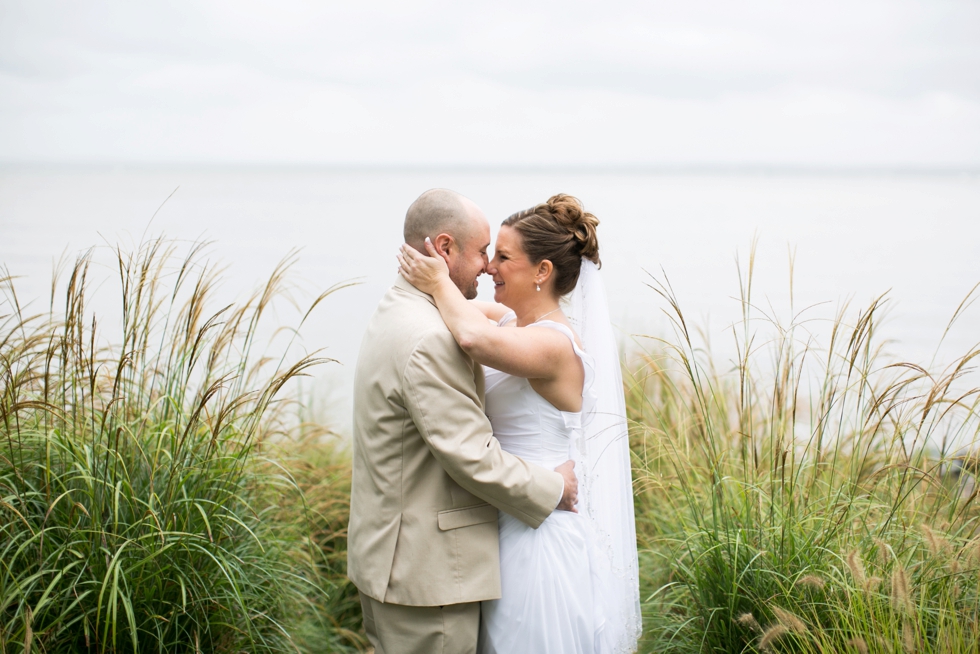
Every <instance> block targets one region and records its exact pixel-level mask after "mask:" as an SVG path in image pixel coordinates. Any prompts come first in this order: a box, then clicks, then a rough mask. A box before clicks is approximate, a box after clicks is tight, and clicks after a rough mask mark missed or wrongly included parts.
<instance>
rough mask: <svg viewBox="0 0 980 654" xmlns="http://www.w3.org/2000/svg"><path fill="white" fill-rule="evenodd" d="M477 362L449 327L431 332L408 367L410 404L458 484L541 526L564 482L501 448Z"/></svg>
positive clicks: (438, 457)
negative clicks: (478, 386)
mask: <svg viewBox="0 0 980 654" xmlns="http://www.w3.org/2000/svg"><path fill="white" fill-rule="evenodd" d="M475 365H477V364H476V363H474V362H473V361H472V360H471V359H470V358H469V357H467V356H466V355H465V354H464V353H463V351H462V350H461V349H459V346H458V345H457V344H456V341H455V340H453V337H452V334H450V333H449V332H448V331H446V332H442V331H436V332H430V333H429V334H427V335H426V336H424V337H423V338H422V340H421V341H420V342H419V344H418V345H417V346H416V348H415V350H414V352H413V353H412V356H411V357H410V358H409V361H408V364H407V366H406V368H405V375H404V393H405V403H406V408H407V409H408V412H409V415H410V416H411V418H412V420H413V422H414V423H415V426H416V427H417V429H418V430H419V433H420V434H421V435H422V438H423V439H424V440H425V442H426V444H427V445H428V446H429V449H430V451H431V452H432V454H433V456H435V458H436V460H437V461H438V462H439V464H440V465H441V466H442V467H443V469H445V471H446V473H447V474H449V476H450V477H452V478H453V480H455V481H456V483H458V484H459V485H460V486H462V487H463V488H465V489H466V490H467V491H469V492H470V493H472V494H473V495H476V496H477V497H480V498H482V499H484V500H486V501H487V502H489V503H490V504H492V505H494V506H495V507H497V508H498V509H500V510H501V511H504V512H506V513H509V514H510V515H512V516H514V517H515V518H517V519H519V520H521V521H522V522H524V523H526V524H528V525H530V526H531V527H535V528H536V527H537V526H538V525H540V524H541V523H542V522H543V521H544V519H545V518H547V517H548V516H549V515H550V514H551V512H552V511H553V510H554V509H555V507H556V506H557V504H558V502H559V501H560V500H561V496H562V493H563V488H564V481H563V479H562V476H561V475H560V474H558V473H557V472H555V471H553V470H546V469H545V468H542V467H540V466H536V465H533V464H530V463H527V462H525V461H523V460H522V459H520V458H518V457H516V456H514V455H512V454H509V453H507V452H505V451H503V450H502V449H501V448H500V443H498V442H497V439H496V438H494V437H493V429H492V428H491V426H490V421H489V420H488V419H487V417H486V415H485V414H484V413H483V409H482V406H481V399H480V398H479V396H478V395H477V391H476V381H475V376H474V370H473V366H475Z"/></svg>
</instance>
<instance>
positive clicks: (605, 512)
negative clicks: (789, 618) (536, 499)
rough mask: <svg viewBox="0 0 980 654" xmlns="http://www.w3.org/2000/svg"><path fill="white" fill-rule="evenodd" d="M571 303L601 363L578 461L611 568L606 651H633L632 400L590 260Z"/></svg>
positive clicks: (583, 498)
mask: <svg viewBox="0 0 980 654" xmlns="http://www.w3.org/2000/svg"><path fill="white" fill-rule="evenodd" d="M565 303H566V305H567V306H566V307H564V308H565V310H566V315H567V316H568V319H569V320H570V321H571V323H572V326H573V327H574V328H575V331H576V332H577V333H578V336H579V338H580V339H581V341H582V347H583V349H584V350H585V351H586V353H588V354H589V355H590V356H591V357H592V358H593V359H594V360H595V379H594V381H593V383H592V387H591V389H586V393H585V397H584V405H583V407H582V424H583V433H582V438H581V439H580V440H579V442H578V443H576V444H575V445H574V446H573V453H572V458H573V459H574V460H575V473H576V475H578V478H579V504H578V509H579V512H580V513H581V514H582V515H584V516H586V517H587V518H588V519H589V522H590V524H591V525H592V528H593V529H594V531H595V535H596V539H597V541H598V548H599V552H600V553H601V558H602V559H603V560H604V561H603V563H605V562H608V565H609V569H608V570H607V571H605V574H603V575H601V577H600V578H599V579H597V583H598V584H599V585H600V586H601V588H600V589H599V590H600V595H601V596H602V597H603V599H604V605H603V607H602V612H603V613H604V614H605V618H606V620H605V622H606V624H605V627H604V629H603V633H602V635H601V640H602V641H603V643H604V645H606V647H604V648H603V651H611V652H616V653H617V654H618V653H620V652H633V651H635V650H636V645H637V640H638V639H639V636H640V631H641V629H642V619H641V616H640V588H639V574H638V564H637V556H636V526H635V524H634V520H633V483H632V475H631V465H630V450H629V433H628V428H627V423H626V401H625V398H624V396H623V374H622V370H621V368H620V361H619V349H618V347H617V346H616V338H615V335H614V333H613V329H612V323H611V322H610V320H609V305H608V303H607V301H606V289H605V287H604V286H603V283H602V278H601V277H600V276H599V268H598V267H597V266H596V264H595V263H593V262H592V261H589V260H588V259H582V269H581V273H580V274H579V279H578V283H577V284H576V286H575V289H574V290H573V291H572V292H571V294H569V296H568V297H567V298H566V300H565ZM603 567H605V566H603ZM607 648H608V649H607Z"/></svg>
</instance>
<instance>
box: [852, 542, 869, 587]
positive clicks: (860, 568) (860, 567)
mask: <svg viewBox="0 0 980 654" xmlns="http://www.w3.org/2000/svg"><path fill="white" fill-rule="evenodd" d="M847 567H848V568H849V569H850V570H851V577H853V578H854V583H856V584H857V585H858V586H860V587H861V588H864V587H865V586H867V584H868V580H867V578H866V577H865V576H864V564H862V563H861V557H860V556H859V555H858V551H857V550H851V553H850V554H848V555H847Z"/></svg>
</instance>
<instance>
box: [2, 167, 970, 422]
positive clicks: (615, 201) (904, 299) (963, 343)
mask: <svg viewBox="0 0 980 654" xmlns="http://www.w3.org/2000/svg"><path fill="white" fill-rule="evenodd" d="M436 186H444V187H449V188H453V189H455V190H458V191H460V192H462V193H464V194H465V195H467V196H469V197H471V198H472V199H474V200H475V201H476V202H477V203H478V204H480V205H481V206H482V207H483V208H484V210H485V211H486V213H487V215H488V217H489V218H490V221H491V224H492V225H493V226H494V228H495V227H496V225H497V224H499V222H500V221H501V220H502V219H503V218H505V217H506V216H507V215H509V214H510V213H512V212H513V211H516V210H518V209H522V208H525V207H528V206H531V205H533V204H535V203H537V202H540V201H542V200H544V199H546V198H547V197H548V196H549V195H551V194H553V193H555V192H559V191H561V192H566V193H572V194H574V195H576V196H578V197H579V198H581V199H582V200H583V201H584V202H585V204H586V207H587V208H588V209H589V210H591V211H592V212H594V213H595V214H596V215H597V216H599V218H600V220H601V221H602V225H601V226H600V231H599V238H600V243H601V248H602V258H603V263H604V266H603V271H604V274H605V278H606V283H607V286H608V287H609V291H610V301H611V303H612V310H613V316H614V319H615V320H617V321H618V323H619V326H620V327H621V329H622V331H623V333H624V338H628V337H629V336H628V335H629V334H632V333H636V332H644V333H653V334H658V335H663V334H665V333H666V330H667V327H666V322H665V320H664V318H663V317H662V314H661V313H660V309H661V308H663V303H662V302H661V301H659V298H658V297H657V296H656V295H655V294H654V293H653V291H651V290H650V289H649V288H647V287H646V286H645V281H646V280H647V279H648V277H647V273H646V272H644V271H650V272H653V273H656V274H658V275H660V274H662V273H661V270H663V271H666V274H667V276H668V277H669V279H670V282H671V283H672V285H673V287H674V289H675V291H676V292H677V295H678V296H679V298H680V300H681V303H682V306H683V307H684V308H685V310H686V312H687V315H688V317H689V319H692V318H693V320H694V322H696V323H699V324H701V325H703V326H705V328H706V333H707V335H709V336H710V338H711V340H712V347H713V349H714V350H715V351H716V352H717V353H718V356H719V358H720V359H721V360H722V361H724V360H725V359H726V358H727V357H728V356H730V353H731V347H730V346H729V342H730V341H731V337H730V336H729V335H728V328H729V327H730V325H731V324H732V322H733V321H735V320H737V319H738V316H739V304H738V302H737V301H736V300H735V299H734V298H736V297H737V296H738V275H737V269H736V264H735V259H736V255H738V256H739V258H740V259H741V260H742V261H743V265H744V263H745V262H747V260H748V253H749V249H750V246H751V243H752V240H753V238H754V237H757V238H758V255H757V260H756V274H755V291H754V300H755V302H756V304H757V305H758V306H759V308H760V310H761V311H764V312H766V313H772V314H774V315H776V316H778V317H780V318H781V319H783V320H786V319H788V318H789V316H790V314H791V312H790V306H789V292H788V290H789V279H790V276H789V264H788V261H789V253H790V251H793V252H795V271H794V297H793V302H794V304H793V306H794V307H795V308H796V310H797V311H799V310H800V309H802V308H804V307H808V306H810V305H817V306H815V307H814V308H812V309H810V310H809V311H808V312H807V313H806V314H804V315H805V316H808V317H810V318H813V319H814V321H813V322H811V323H809V328H810V330H811V331H813V332H814V333H815V334H816V335H817V336H818V338H819V337H820V336H821V335H825V332H826V323H825V322H823V321H822V320H821V319H825V318H829V317H831V316H832V315H833V314H834V312H835V310H836V308H837V307H838V306H839V304H840V303H841V302H843V301H845V300H848V299H851V300H852V301H853V302H854V303H855V304H857V305H862V306H864V305H866V304H867V302H868V301H869V300H870V299H871V298H872V297H873V296H876V295H878V294H880V293H882V292H885V291H890V297H891V298H892V299H893V306H892V310H891V313H890V322H889V323H888V324H887V325H886V327H885V332H886V333H887V334H888V335H889V336H890V337H891V338H892V339H893V342H892V343H891V345H890V346H889V349H890V351H891V352H893V353H894V354H895V356H898V357H901V358H903V359H906V360H913V361H917V362H928V361H929V360H930V359H931V358H932V357H933V355H934V353H935V349H936V345H937V343H938V341H939V337H940V336H941V334H942V332H943V329H944V328H945V325H946V323H947V321H948V319H949V317H950V316H951V315H952V313H953V311H954V310H955V309H956V306H957V305H958V304H959V302H960V301H961V300H962V299H963V297H964V296H965V295H966V293H967V292H968V291H969V290H970V288H971V287H972V286H973V285H974V284H975V283H977V282H978V281H980V176H978V175H947V176H943V175H921V176H917V175H910V174H900V175H899V174H896V175H851V176H848V175H803V174H792V175H789V174H787V175H761V174H717V175H705V174H664V173H635V174H628V173H615V174H614V173H568V172H532V173H528V172H499V171H496V172H475V171H470V172H447V171H411V172H398V171H349V172H343V171H330V170H312V169H311V170H302V169H300V170H281V169H280V170H208V169H161V170H148V169H118V170H109V169H80V168H76V169H38V168H33V169H27V168H22V169H19V168H0V263H3V264H5V265H6V266H7V267H8V268H9V269H10V271H11V272H12V273H13V274H15V275H20V276H22V277H23V279H21V280H19V282H18V288H19V293H20V295H21V298H22V300H23V299H24V298H27V297H36V298H41V297H46V294H47V292H48V288H49V285H50V277H51V269H52V261H53V260H54V259H56V258H57V257H58V256H59V255H60V254H61V253H62V252H64V251H65V250H66V249H67V250H68V252H70V253H72V254H74V253H75V252H77V251H78V250H81V249H84V248H87V247H90V246H93V245H105V244H107V243H108V244H116V243H120V242H122V243H132V242H138V240H139V239H140V237H141V235H142V234H143V233H144V231H148V232H149V233H151V234H159V233H164V234H166V235H167V236H170V237H175V238H180V239H188V240H192V239H198V238H207V239H210V240H214V241H215V243H214V245H213V246H212V247H211V249H210V256H211V258H212V259H220V260H221V261H224V262H226V263H227V264H228V268H227V273H226V275H225V283H224V287H223V292H225V293H228V294H239V295H241V294H244V293H245V292H247V291H249V290H251V289H252V288H254V287H255V286H256V285H257V284H258V283H259V282H260V281H261V280H262V278H263V276H264V275H266V274H268V273H269V272H270V271H271V270H272V268H273V267H274V266H275V264H276V263H277V262H278V261H279V260H280V259H281V258H282V257H283V256H284V255H285V254H286V253H287V252H288V251H289V250H290V249H292V248H302V250H301V258H300V262H299V264H298V265H297V266H296V267H295V268H294V275H293V278H294V279H295V280H296V283H297V285H298V287H299V289H300V291H301V292H298V293H297V295H298V296H299V297H311V296H313V295H315V294H316V293H317V292H318V291H319V290H322V289H324V288H326V287H328V286H330V285H332V284H334V283H337V282H340V281H343V280H346V279H351V278H362V282H363V283H362V284H360V285H359V286H357V287H354V288H349V289H345V290H343V291H341V292H339V293H338V294H337V295H335V296H333V297H332V298H331V299H330V300H328V301H327V303H326V304H324V305H321V307H320V308H319V309H318V310H317V312H316V313H315V314H314V316H313V318H312V319H311V321H310V322H309V323H308V324H307V326H306V327H305V328H304V330H303V338H304V341H303V343H304V346H305V347H306V348H307V349H309V350H313V349H317V348H320V347H325V348H327V350H326V354H327V355H328V356H331V357H334V358H336V359H338V360H339V361H340V365H335V366H332V367H329V368H325V369H323V371H322V372H321V374H320V379H319V382H318V386H317V397H318V402H320V403H325V404H323V406H322V407H321V410H323V411H326V412H327V413H328V414H329V416H330V417H331V419H333V420H334V421H335V422H336V423H337V425H338V428H340V429H341V430H345V429H346V428H347V425H348V424H349V417H348V415H349V396H350V391H349V386H350V382H351V374H352V369H353V365H354V361H355V359H356V355H357V349H358V346H359V343H360V334H361V332H362V330H363V327H364V325H365V324H366V322H367V320H368V318H369V317H370V315H371V312H372V311H373V309H374V306H375V305H376V303H377V301H378V299H379V298H380V297H381V295H382V294H383V292H384V290H385V289H386V288H387V286H388V285H390V283H391V281H392V280H393V278H394V275H395V268H396V264H395V259H394V254H395V251H396V249H397V247H398V245H399V244H400V242H401V236H400V234H401V221H402V218H403V217H404V212H405V209H406V208H407V207H408V205H409V204H410V203H411V202H412V200H413V199H415V197H417V196H418V195H419V193H421V192H422V191H424V190H425V189H427V188H432V187H436ZM178 187H179V188H178ZM174 189H178V190H177V191H176V193H175V194H174V195H173V197H172V198H171V199H170V200H169V201H168V202H167V203H166V204H165V205H164V206H163V208H162V209H161V210H160V211H159V213H158V215H157V216H156V218H155V219H154V221H153V223H152V224H149V221H150V217H151V216H152V215H153V213H154V212H155V211H156V210H157V208H158V207H159V206H160V205H161V203H162V202H163V201H164V200H165V199H166V198H167V197H168V196H169V195H170V194H171V192H173V191H174ZM97 259H98V260H100V261H102V262H105V263H106V264H107V265H105V266H104V267H102V268H100V270H103V271H104V275H105V278H106V279H110V275H111V273H112V271H111V268H110V267H109V265H108V264H109V263H111V253H109V252H108V251H104V252H101V253H99V254H98V255H97ZM483 280H484V281H482V284H481V289H482V291H481V294H483V293H486V294H488V295H489V291H490V288H489V287H490V284H489V280H488V279H487V278H483ZM100 291H101V292H102V293H104V294H106V295H107V296H109V295H111V292H114V291H115V286H114V285H112V282H109V281H107V282H105V283H104V284H103V285H102V287H101V288H100ZM820 303H824V304H820ZM40 304H42V303H40V302H39V306H40ZM44 304H46V300H45V301H44ZM281 311H282V316H283V319H284V320H287V319H289V318H288V317H289V316H291V315H292V313H291V312H290V311H289V310H288V308H286V307H282V308H281ZM760 315H761V314H760ZM977 341H980V303H977V305H975V306H974V307H972V308H971V309H970V310H968V311H967V312H966V313H965V314H964V316H963V317H962V319H961V320H960V321H959V322H958V324H957V326H956V328H955V329H954V331H953V332H952V333H951V334H950V336H949V337H948V339H947V342H946V344H945V345H944V347H943V349H942V351H941V352H940V353H939V359H940V360H944V359H948V358H949V357H951V356H952V355H955V354H960V353H962V352H964V351H965V350H966V349H967V348H968V347H969V346H971V345H973V344H974V343H975V342H977Z"/></svg>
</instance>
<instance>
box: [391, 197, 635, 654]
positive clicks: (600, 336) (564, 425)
mask: <svg viewBox="0 0 980 654" xmlns="http://www.w3.org/2000/svg"><path fill="white" fill-rule="evenodd" d="M598 224H599V221H598V219H597V218H596V217H595V216H593V215H592V214H591V213H587V212H585V211H584V210H583V208H582V205H581V204H580V203H579V201H578V200H577V199H575V198H573V197H571V196H568V195H563V194H559V195H555V196H553V197H552V198H550V199H549V200H548V201H547V202H545V203H543V204H539V205H537V206H536V207H533V208H531V209H527V210H525V211H521V212H519V213H516V214H514V215H512V216H510V217H509V218H507V220H505V221H504V222H503V224H502V225H501V228H500V232H499V234H498V236H497V244H496V248H495V252H494V257H493V260H492V261H491V262H490V265H489V266H488V267H487V273H488V274H489V275H491V276H492V277H493V282H494V300H495V302H494V303H484V302H475V301H467V300H466V299H465V298H464V297H463V295H462V294H461V293H460V291H459V289H458V288H457V287H456V285H455V284H454V283H453V282H452V280H451V279H450V276H449V269H448V267H447V265H446V262H445V261H444V260H443V258H442V257H439V256H437V255H436V250H435V248H434V247H433V246H432V244H431V243H430V242H429V241H428V239H426V249H427V251H428V253H429V255H430V256H425V255H424V254H421V253H419V252H418V251H417V250H415V249H414V248H412V247H409V246H402V249H401V251H400V253H399V255H398V261H399V272H400V273H401V274H402V276H403V277H405V279H407V280H408V281H409V282H411V283H412V284H413V285H414V286H416V287H417V288H418V289H419V290H421V291H423V292H425V293H428V294H430V295H432V297H433V298H434V299H435V302H436V305H437V307H438V308H439V312H440V313H441V314H442V317H443V320H444V321H445V322H446V325H447V326H448V327H449V329H450V330H451V331H452V334H453V336H454V337H455V339H456V341H457V343H459V346H460V347H461V348H462V349H463V350H464V351H465V352H466V353H467V354H468V355H469V356H470V357H472V358H473V359H474V360H475V361H476V362H478V363H481V364H483V366H484V367H485V370H486V413H487V416H488V417H489V419H490V423H491V424H492V425H493V432H494V436H495V437H496V438H497V440H498V441H499V442H500V445H501V447H502V448H503V449H504V450H507V451H508V452H511V453H512V454H515V455H517V456H520V457H521V458H523V459H525V460H526V461H530V462H533V463H537V464H540V465H542V466H545V467H548V468H553V467H555V466H556V465H558V464H560V463H562V462H563V461H565V460H566V459H568V458H570V457H571V458H573V459H574V460H575V461H576V469H575V472H576V474H577V475H578V477H579V480H580V483H579V497H580V501H579V505H578V509H579V511H578V512H577V513H572V512H566V511H555V512H554V513H552V514H551V516H550V517H548V518H547V519H546V520H545V521H544V522H543V523H542V524H541V526H540V527H538V528H537V529H532V528H531V527H529V526H527V525H525V524H524V523H522V522H521V521H519V520H517V519H516V518H513V517H511V516H510V515H507V514H506V513H500V522H499V524H500V574H501V592H502V595H501V598H500V599H499V600H492V601H486V602H483V606H482V621H481V627H480V644H479V651H480V653H481V654H510V653H516V652H538V653H542V654H549V653H554V654H573V653H574V654H610V653H619V652H632V651H634V650H635V648H636V643H637V639H638V637H639V634H640V626H641V624H640V606H639V586H638V576H637V556H636V536H635V528H634V523H633V501H632V500H633V497H632V487H631V481H630V461H629V446H628V439H627V430H626V422H625V405H624V400H623V388H622V377H621V372H620V369H619V356H618V350H617V348H616V343H615V339H614V337H613V332H612V327H611V325H610V322H609V313H608V307H607V305H606V298H605V291H604V289H603V286H602V282H601V279H600V277H599V271H598V268H599V265H600V260H599V242H598V239H597V236H596V227H597V225H598ZM488 319H489V320H488Z"/></svg>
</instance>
